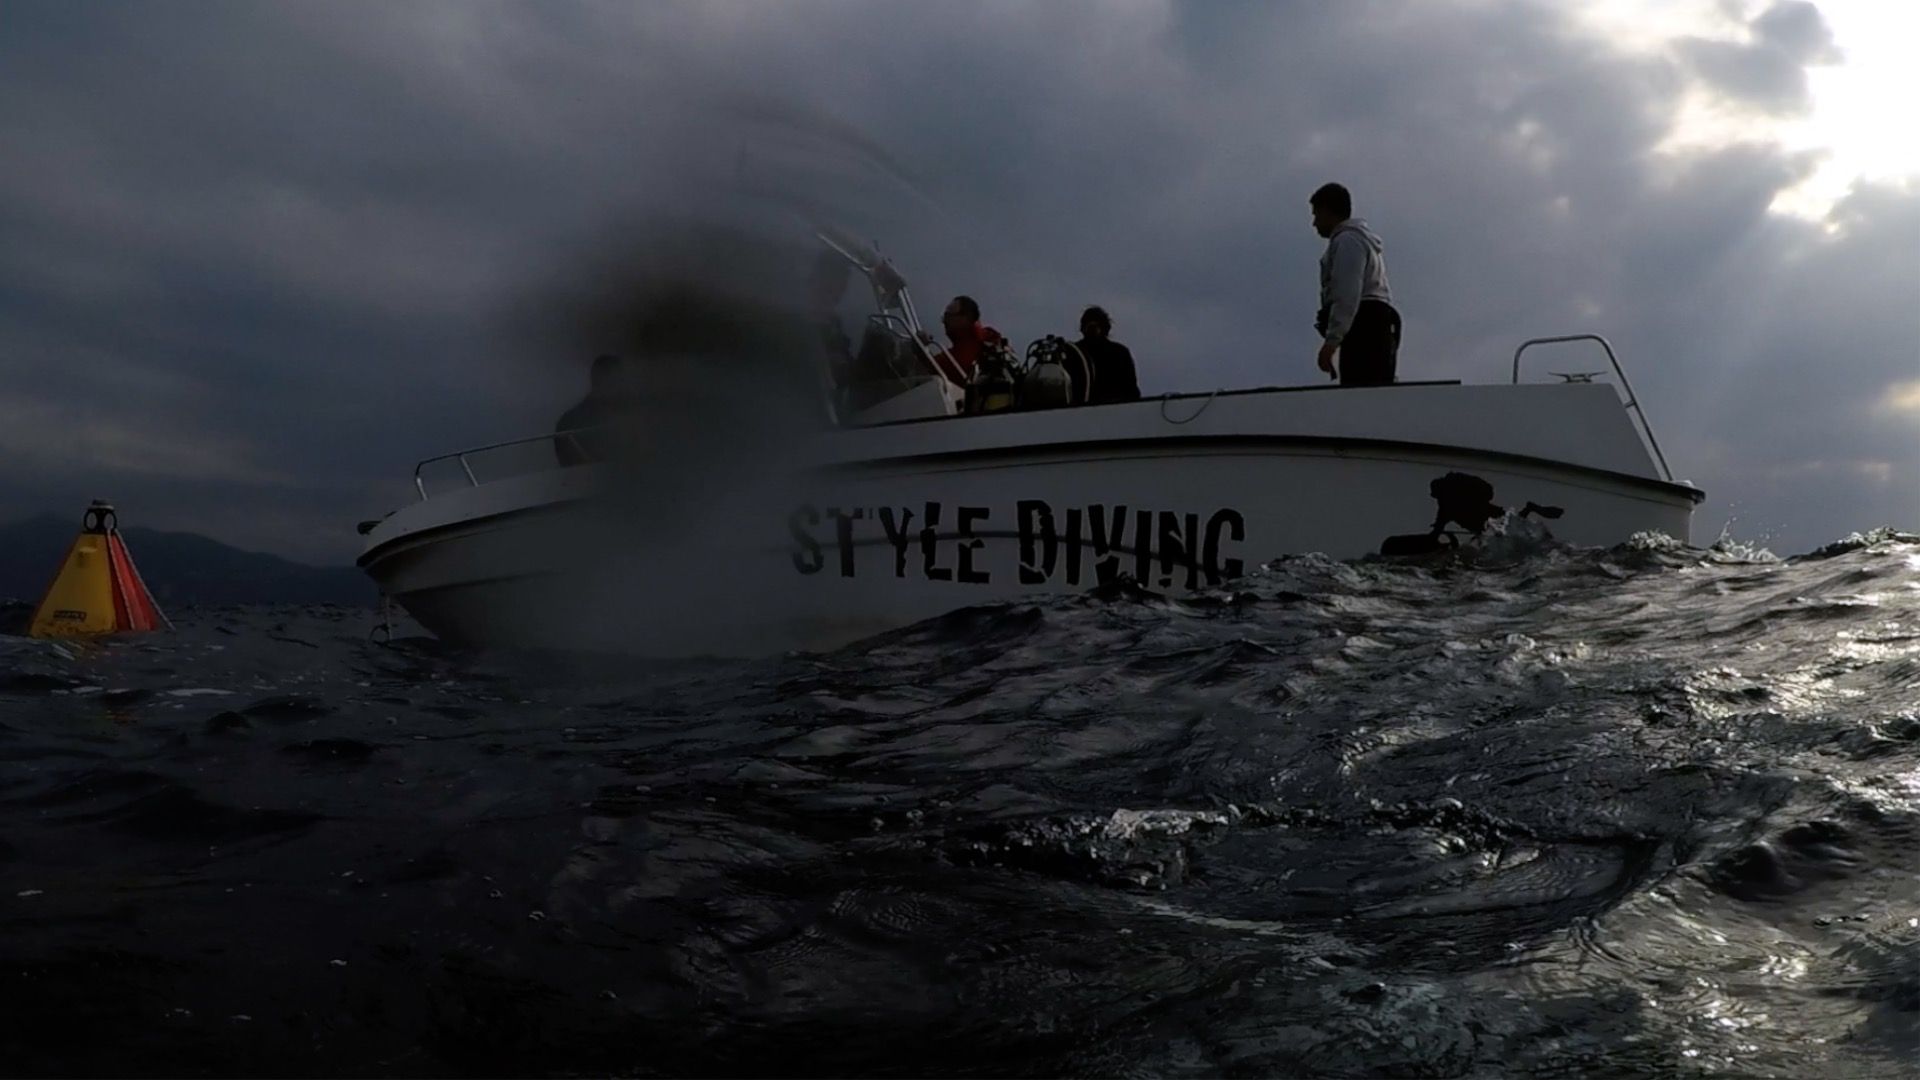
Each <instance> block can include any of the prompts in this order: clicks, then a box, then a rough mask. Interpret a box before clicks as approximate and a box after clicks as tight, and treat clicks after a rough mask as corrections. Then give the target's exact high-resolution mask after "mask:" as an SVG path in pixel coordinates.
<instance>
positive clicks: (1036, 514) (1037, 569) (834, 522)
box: [787, 499, 1247, 589]
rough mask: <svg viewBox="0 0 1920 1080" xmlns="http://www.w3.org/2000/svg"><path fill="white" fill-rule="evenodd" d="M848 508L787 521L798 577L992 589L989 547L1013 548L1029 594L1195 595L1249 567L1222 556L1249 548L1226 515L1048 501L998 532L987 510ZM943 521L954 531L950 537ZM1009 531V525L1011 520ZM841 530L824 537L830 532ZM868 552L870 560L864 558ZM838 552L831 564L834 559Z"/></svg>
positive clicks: (1035, 502)
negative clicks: (1040, 588)
mask: <svg viewBox="0 0 1920 1080" xmlns="http://www.w3.org/2000/svg"><path fill="white" fill-rule="evenodd" d="M944 511H945V507H943V506H942V505H941V504H940V503H937V502H926V503H922V504H920V506H919V507H917V508H915V507H904V506H903V507H895V506H879V507H838V506H829V507H826V508H825V509H824V510H822V509H820V508H818V507H815V506H811V505H807V506H802V507H800V508H799V509H797V510H795V511H794V512H793V514H792V515H791V516H790V517H789V518H788V519H787V528H788V531H789V532H790V533H791V534H792V538H793V548H792V558H793V567H794V569H795V570H798V571H799V572H800V573H802V574H818V573H821V572H823V571H825V570H827V569H828V567H830V566H831V567H833V568H835V569H837V570H838V571H839V576H841V577H848V578H850V577H855V576H856V575H860V574H875V573H879V574H885V573H886V570H888V569H890V570H892V572H893V576H894V577H896V578H905V577H907V576H909V571H910V570H911V571H912V573H913V576H917V577H920V578H924V579H925V580H927V581H952V582H956V583H960V584H968V585H985V584H988V583H990V582H991V581H992V580H993V571H992V567H991V566H990V565H989V564H990V563H991V562H993V561H995V560H993V559H991V558H990V557H989V553H988V552H987V551H986V550H985V549H986V545H987V542H988V541H989V540H1000V541H1008V542H1011V543H1012V545H1013V547H1014V549H1015V551H1014V552H1009V553H1008V554H1017V556H1018V562H1017V566H1016V567H1015V568H1014V572H1015V573H1016V574H1017V576H1018V580H1019V583H1020V584H1022V585H1044V584H1047V583H1049V582H1054V581H1061V582H1064V583H1065V584H1067V585H1069V586H1074V585H1080V584H1083V583H1085V582H1087V581H1088V580H1089V579H1088V574H1089V571H1090V572H1091V575H1092V576H1091V581H1093V582H1098V583H1100V584H1105V583H1107V582H1110V581H1113V580H1115V579H1116V578H1118V577H1119V576H1120V575H1121V574H1123V573H1128V572H1131V573H1132V574H1133V576H1134V578H1135V579H1136V580H1138V581H1140V582H1141V583H1143V584H1148V585H1153V584H1158V585H1159V586H1160V587H1161V588H1172V587H1174V586H1175V585H1176V584H1178V585H1181V586H1183V587H1184V588H1187V589H1194V588H1198V587H1199V586H1200V585H1201V583H1203V582H1204V583H1205V584H1206V585H1209V586H1212V585H1219V584H1220V583H1221V582H1223V581H1225V580H1227V579H1229V578H1234V577H1238V576H1240V574H1241V572H1242V570H1243V569H1244V564H1243V563H1242V561H1241V560H1240V559H1237V558H1232V557H1227V556H1224V555H1223V554H1222V551H1221V545H1222V544H1223V543H1228V542H1231V543H1241V542H1244V541H1245V540H1246V538H1247V537H1246V529H1247V526H1246V519H1245V518H1244V517H1242V516H1241V514H1240V512H1239V511H1238V510H1232V509H1226V508H1222V509H1219V510H1215V511H1214V512H1213V513H1212V514H1210V515H1208V516H1207V517H1206V519H1205V521H1204V522H1203V521H1202V520H1201V515H1199V514H1198V513H1192V512H1182V511H1174V510H1137V509H1132V508H1130V507H1127V506H1125V505H1115V506H1107V505H1105V504H1102V503H1094V504H1091V505H1088V506H1069V507H1067V508H1066V509H1065V511H1064V512H1057V511H1056V510H1055V509H1054V507H1053V506H1052V505H1051V504H1050V503H1047V502H1044V501H1042V500H1039V499H1022V500H1020V501H1019V502H1017V503H1015V504H1014V508H1013V513H1012V515H1010V516H1011V518H1012V524H1013V528H1011V529H1008V528H1001V529H997V530H996V529H994V528H992V523H993V521H994V512H993V508H992V507H986V506H956V507H954V508H953V517H952V518H951V519H944ZM943 520H950V521H951V525H947V526H945V527H943ZM1000 520H1001V521H1003V522H1004V521H1006V520H1007V518H1006V517H1002V518H1001V519H1000ZM829 523H830V524H831V529H830V530H826V531H825V532H823V527H825V526H828V525H829ZM862 547H865V548H867V549H868V550H867V555H866V559H865V561H864V562H863V560H862V559H861V558H860V551H861V548H862ZM829 548H831V549H832V552H831V556H830V555H829V551H828V549H829Z"/></svg>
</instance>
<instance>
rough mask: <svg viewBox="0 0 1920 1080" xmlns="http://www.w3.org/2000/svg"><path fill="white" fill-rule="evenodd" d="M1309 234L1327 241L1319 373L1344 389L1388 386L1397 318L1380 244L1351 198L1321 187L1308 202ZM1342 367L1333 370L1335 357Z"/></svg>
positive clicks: (1396, 348) (1394, 363) (1318, 322)
mask: <svg viewBox="0 0 1920 1080" xmlns="http://www.w3.org/2000/svg"><path fill="white" fill-rule="evenodd" d="M1308 205H1309V206H1311V207H1312V209H1313V231H1314V232H1317V233H1319V234H1320V235H1321V236H1324V237H1326V239H1327V251H1326V254H1324V255H1322V256H1320V315H1319V317H1318V318H1317V319H1315V320H1314V324H1313V328H1314V329H1315V330H1318V331H1319V332H1320V334H1321V337H1322V338H1323V341H1322V343H1321V345H1320V370H1321V371H1324V372H1326V373H1327V374H1328V375H1329V376H1331V377H1334V378H1338V379H1339V380H1340V385H1342V386H1387V385H1390V384H1392V382H1393V380H1394V373H1395V370H1396V368H1397V367H1398V364H1399V356H1400V312H1399V311H1397V310H1395V308H1394V306H1393V292H1392V291H1391V290H1390V289H1389V288H1388V287H1387V259H1386V256H1385V255H1383V254H1381V251H1380V247H1381V245H1380V238H1379V237H1378V236H1375V235H1374V234H1373V230H1371V229H1369V228H1367V223H1366V222H1365V221H1363V220H1361V219H1359V218H1356V217H1354V216H1353V196H1352V195H1351V194H1349V193H1348V192H1347V189H1346V188H1344V187H1342V186H1340V185H1339V184H1324V185H1322V186H1321V188H1320V190H1318V191H1316V192H1314V193H1313V197H1312V198H1311V199H1309V200H1308ZM1335 353H1338V354H1339V356H1340V366H1339V369H1338V370H1337V371H1336V370H1335V368H1334V362H1333V358H1334V354H1335Z"/></svg>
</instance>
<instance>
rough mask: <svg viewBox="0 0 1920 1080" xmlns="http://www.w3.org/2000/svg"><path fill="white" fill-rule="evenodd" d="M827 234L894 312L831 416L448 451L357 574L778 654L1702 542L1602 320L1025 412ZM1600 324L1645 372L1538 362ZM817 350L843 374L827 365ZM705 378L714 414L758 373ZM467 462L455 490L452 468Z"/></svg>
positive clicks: (495, 637)
mask: <svg viewBox="0 0 1920 1080" xmlns="http://www.w3.org/2000/svg"><path fill="white" fill-rule="evenodd" d="M821 239H823V240H825V241H826V242H827V243H828V244H829V245H830V246H831V247H832V248H833V250H834V251H836V252H838V253H839V255H840V256H841V257H844V259H845V260H846V261H847V263H848V264H849V265H850V266H853V267H856V268H857V269H858V270H859V271H860V273H862V274H863V275H864V276H865V277H866V279H867V282H868V284H869V285H870V287H871V289H872V292H873V301H874V309H875V310H874V311H873V313H872V314H871V315H870V316H869V317H868V319H867V323H866V325H865V327H864V333H863V335H861V337H860V348H859V350H858V352H859V357H858V360H859V363H858V364H857V365H856V372H864V373H865V374H864V376H857V377H856V379H855V381H853V382H851V383H848V382H844V381H843V382H842V383H841V384H839V385H833V384H832V383H831V381H830V380H827V379H825V378H822V379H821V380H820V382H819V385H821V386H822V387H823V390H822V392H821V393H820V394H819V395H817V396H816V400H815V401H813V402H810V403H809V404H810V405H813V406H818V408H815V409H813V410H811V411H809V413H808V414H807V415H808V416H809V417H812V416H823V417H824V420H823V421H822V422H819V423H815V424H812V425H811V429H810V430H806V431H804V432H801V433H798V434H795V433H792V432H788V431H785V430H779V433H778V434H777V435H776V434H775V433H774V432H775V431H776V430H777V425H775V424H773V423H762V422H761V421H760V420H759V419H757V418H756V417H755V416H753V415H751V414H748V413H739V412H736V414H735V415H733V417H732V423H733V424H734V431H733V433H732V434H730V435H728V436H727V437H726V438H725V439H724V440H719V441H716V440H714V439H708V440H707V441H706V442H704V443H703V442H701V440H700V436H699V433H698V432H697V431H692V430H691V429H686V427H685V425H686V424H691V423H695V422H696V421H695V420H693V419H690V418H695V417H698V416H701V415H705V413H703V412H702V409H701V408H699V407H694V406H689V405H687V404H686V402H687V400H690V399H683V398H679V397H675V396H672V395H663V396H662V397H661V398H660V399H659V400H658V401H656V405H662V404H664V406H665V407H664V408H655V409H654V410H653V412H652V419H651V420H650V421H648V422H647V423H646V424H645V425H644V426H641V425H636V426H635V427H634V428H633V429H632V430H630V431H627V432H626V433H625V434H626V436H627V438H625V439H624V442H623V445H626V446H628V447H630V448H631V447H634V446H636V445H637V446H638V447H639V449H637V450H629V452H627V453H616V454H615V455H614V456H613V457H612V459H611V460H599V461H594V462H591V463H587V464H574V465H568V466H562V465H560V464H558V462H557V460H556V459H555V456H554V452H553V447H554V445H555V443H556V441H557V440H559V439H565V438H570V437H574V436H576V435H579V434H581V433H572V434H565V433H563V434H559V435H556V434H542V435H538V436H534V437H530V438H526V439H519V440H514V441H511V442H505V443H500V444H496V445H492V446H485V447H477V448H474V449H470V450H463V451H459V452H456V453H452V454H447V455H443V456H441V457H438V458H433V459H429V460H427V461H423V462H420V463H419V464H417V465H416V466H415V469H414V482H415V488H416V490H417V492H418V498H417V499H416V500H415V501H413V502H412V503H411V504H409V505H407V506H404V507H401V508H399V509H397V510H395V511H394V512H392V513H391V514H389V515H387V516H386V517H385V518H382V519H380V520H378V521H373V522H364V523H362V526H361V532H362V533H363V534H364V535H365V547H364V550H363V552H362V554H361V556H360V558H359V565H360V566H361V567H362V568H363V569H364V570H365V572H366V573H367V574H369V575H370V576H371V577H372V578H373V579H374V580H375V581H376V582H377V583H378V584H379V587H380V588H381V590H382V592H383V594H384V595H385V596H387V597H389V598H390V599H391V600H392V601H393V602H395V603H397V604H399V605H400V606H401V607H402V608H404V609H405V610H406V611H407V612H408V613H409V614H411V615H412V616H413V617H414V618H415V619H417V620H418V621H419V622H420V623H421V624H422V625H423V626H425V627H426V628H427V629H429V630H431V631H432V632H434V633H435V634H436V635H439V636H441V637H443V638H447V639H451V640H454V641H458V642H464V643H472V644H483V645H510V646H525V647H536V648H558V649H570V650H574V649H578V650H593V651H611V652H628V653H637V654H648V655H663V656H671V655H755V654H765V653H769V652H776V651H783V650H792V649H821V648H830V647H835V646H838V645H841V644H844V643H847V642H850V641H852V640H855V639H858V638H862V637H866V636H869V635H872V634H875V633H878V632H881V631H885V630H888V629H892V628H897V627H901V626H904V625H907V624H910V623H913V622H915V621H918V620H921V619H925V618H929V617H932V616H936V615H940V614H943V613H946V612H949V611H952V610H954V609H956V608H960V607H964V606H968V605H974V604H980V603H985V602H995V601H1008V600H1014V599H1017V598H1020V597H1024V596H1031V595H1034V594H1041V593H1061V592H1073V591H1078V590H1084V589H1087V588H1089V587H1093V586H1096V585H1099V584H1101V583H1105V582H1109V581H1113V580H1115V579H1118V578H1120V577H1122V576H1130V577H1132V578H1133V579H1135V580H1137V581H1138V582H1139V583H1141V584H1142V585H1144V586H1145V587H1147V588H1149V589H1153V590H1157V591H1162V592H1166V593H1169V594H1175V595H1179V594H1187V593H1192V592H1195V591H1197V590H1207V589H1214V588H1219V587H1222V586H1225V585H1227V584H1228V583H1230V582H1231V581H1232V580H1233V579H1234V578H1236V577H1238V576H1240V575H1242V574H1245V573H1247V572H1249V571H1250V570H1251V569H1253V568H1255V567H1257V566H1258V565H1259V564H1261V563H1262V562H1264V561H1266V560H1269V559H1271V558H1274V557H1277V556H1280V555H1286V554H1304V553H1308V552H1320V553H1324V554H1326V555H1328V556H1331V557H1334V558H1342V559H1346V558H1356V557H1361V556H1367V555H1371V554H1382V553H1384V554H1396V553H1415V552H1419V551H1423V550H1431V549H1433V548H1434V547H1436V546H1442V545H1446V544H1451V543H1457V542H1459V541H1460V540H1461V539H1463V538H1464V539H1469V540H1470V539H1471V537H1472V536H1473V534H1475V533H1477V532H1480V531H1481V530H1483V529H1484V528H1487V527H1488V523H1489V522H1490V521H1495V520H1498V519H1500V518H1501V517H1502V516H1503V515H1505V514H1525V515H1527V516H1530V517H1536V518H1538V519H1540V520H1542V521H1543V522H1544V523H1545V524H1546V525H1547V526H1548V527H1549V528H1550V530H1551V532H1552V533H1553V535H1554V536H1555V538H1556V539H1559V540H1562V541H1565V542H1568V543H1572V544H1578V545H1612V544H1616V543H1620V542H1622V541H1625V540H1627V539H1628V538H1629V537H1631V536H1633V535H1634V534H1636V533H1641V532H1650V531H1657V532H1660V533H1664V534H1666V535H1668V536H1671V537H1673V538H1675V539H1677V540H1680V541H1682V542H1688V541H1690V523H1691V519H1692V514H1693V510H1694V508H1695V506H1696V505H1698V503H1699V502H1700V501H1701V500H1702V498H1703V497H1704V494H1703V492H1701V491H1700V490H1699V489H1698V488H1696V487H1694V486H1692V485H1690V484H1688V483H1685V482H1680V481H1676V480H1674V478H1673V476H1672V474H1671V471H1670V470H1669V468H1668V466H1667V463H1666V460H1665V458H1664V456H1663V455H1662V453H1661V451H1660V449H1659V444H1658V442H1657V441H1656V439H1655V437H1654V434H1653V431H1652V429H1651V427H1650V426H1649V425H1648V423H1647V421H1646V419H1645V414H1644V412H1643V411H1642V410H1641V409H1640V406H1639V402H1638V400H1637V398H1635V396H1634V394H1633V390H1632V387H1631V385H1630V384H1629V383H1628V381H1627V377H1626V373H1625V371H1624V370H1623V369H1622V368H1621V366H1620V364H1619V361H1618V359H1617V357H1616V356H1615V355H1614V352H1613V350H1612V348H1611V346H1610V345H1608V343H1607V342H1606V341H1605V340H1604V339H1602V338H1600V337H1598V336H1596V335H1590V334H1578V335H1570V336H1565V337H1551V338H1537V339H1533V340H1530V341H1526V342H1524V343H1522V344H1521V345H1520V347H1519V348H1518V349H1517V350H1516V352H1515V353H1514V358H1513V380H1512V382H1511V383H1510V384H1500V385H1463V384H1461V383H1460V382H1458V381H1434V382H1408V383H1397V384H1394V385H1392V386H1384V387H1364V388H1362V387H1342V386H1336V385H1318V386H1297V387H1274V388H1262V389H1247V390H1218V391H1212V392H1204V393H1182V394H1166V395H1162V396H1159V397H1153V398H1147V399H1145V400H1141V401H1135V402H1128V403H1121V404H1109V405H1068V406H1066V407H1048V408H1028V407H1022V405H1023V403H1022V402H1021V400H1020V398H1019V396H1018V395H1016V396H1015V397H1014V398H1013V399H1011V402H1010V404H1011V407H1008V408H1002V409H1000V410H998V411H987V412H980V411H970V410H969V407H968V401H969V398H970V397H972V398H976V399H977V398H979V397H980V396H981V395H979V394H969V393H968V392H967V391H966V390H965V389H964V388H963V387H961V386H960V385H959V381H958V380H957V379H956V378H948V377H943V375H942V368H941V364H942V362H943V357H942V356H941V355H940V354H938V352H937V351H930V350H928V349H927V347H926V345H925V342H926V340H928V339H926V338H925V337H924V336H923V335H922V334H921V327H920V323H919V320H918V317H917V315H916V314H915V311H914V308H913V305H912V301H911V299H910V298H909V296H908V292H907V289H906V286H905V282H904V281H903V280H902V279H900V277H899V275H898V274H897V272H895V271H894V269H893V268H892V266H891V265H890V264H888V263H887V262H886V261H885V260H884V259H881V258H879V257H878V256H877V255H874V254H872V253H871V252H870V251H868V250H865V249H859V248H855V247H853V246H852V245H848V244H845V243H844V242H841V241H839V240H838V239H836V238H833V237H829V236H822V237H821ZM1573 341H1587V342H1591V343H1593V344H1596V345H1598V346H1599V347H1600V349H1601V350H1603V351H1604V354H1605V356H1606V358H1607V361H1608V364H1609V371H1610V373H1611V374H1612V376H1613V377H1614V378H1615V379H1616V380H1617V381H1618V389H1617V390H1616V387H1615V386H1614V385H1612V384H1609V383H1605V382H1595V381H1593V379H1594V378H1595V376H1598V375H1603V374H1605V373H1603V372H1587V373H1575V374H1569V375H1562V376H1561V377H1560V378H1561V381H1559V382H1529V383H1523V382H1522V381H1521V374H1522V371H1521V361H1522V358H1523V356H1524V354H1525V353H1526V352H1527V350H1528V349H1530V348H1532V347H1534V346H1537V345H1541V344H1547V343H1559V342H1573ZM1060 344H1061V343H1059V342H1058V341H1057V340H1056V341H1051V342H1049V343H1048V345H1047V347H1046V348H1041V349H1037V350H1036V349H1030V350H1029V356H1028V362H1027V363H1025V364H1019V363H1018V362H1016V365H1015V367H1014V370H1013V372H1012V374H1013V376H1014V377H1015V378H1016V379H1021V380H1023V381H1022V385H1027V386H1043V385H1045V386H1055V387H1056V388H1057V383H1056V381H1050V380H1048V379H1043V378H1041V376H1042V375H1044V374H1053V375H1057V374H1058V372H1057V371H1056V372H1047V371H1045V370H1043V369H1045V368H1046V367H1047V366H1048V365H1050V364H1053V363H1055V362H1059V361H1061V360H1062V359H1063V358H1065V360H1066V362H1071V359H1072V358H1071V357H1069V356H1067V355H1066V353H1064V352H1062V351H1060V350H1059V348H1058V346H1059V345H1060ZM1049 350H1052V351H1049ZM693 363H694V364H696V365H697V364H698V363H699V361H697V360H696V361H694V362H693ZM805 363H806V364H808V365H810V366H812V367H817V368H818V370H819V372H820V373H822V374H823V375H824V373H825V372H826V371H827V370H828V365H827V363H826V362H825V360H824V358H820V359H816V358H813V357H809V358H807V359H806V360H805ZM982 367H983V370H984V368H985V365H983V366H982ZM654 370H656V371H658V372H666V371H670V370H672V365H671V364H668V363H666V362H665V361H662V362H660V363H659V365H658V366H657V367H656V368H655V369H654ZM683 370H693V371H695V372H696V373H698V372H699V368H698V367H697V366H695V367H691V368H686V369H683ZM842 374H844V371H843V372H842ZM949 374H951V373H950V372H949ZM697 382H699V383H701V384H704V385H705V386H706V387H707V389H708V390H709V391H711V393H710V394H709V395H708V396H707V397H705V398H701V399H700V401H701V402H704V403H708V404H710V403H711V401H712V397H713V395H716V394H717V395H723V396H724V395H726V394H730V393H735V392H739V391H740V384H738V383H734V384H732V385H731V386H729V385H728V384H727V382H726V380H719V379H713V378H708V377H705V376H702V377H700V378H699V379H698V380H697ZM976 382H977V378H976ZM749 396H750V394H749ZM785 404H790V402H786V403H785ZM788 419H791V417H788ZM676 422H680V423H681V425H682V428H683V430H681V431H679V432H677V433H676V432H675V430H674V425H675V423H676ZM749 436H753V437H749ZM649 440H651V442H650V443H649ZM722 445H724V446H725V447H726V451H727V452H725V453H719V454H716V453H714V452H713V450H714V447H716V446H722ZM529 455H532V457H533V461H532V462H531V463H530V462H529ZM720 459H724V460H720ZM446 473H451V474H452V481H451V483H443V482H439V481H438V480H436V477H437V476H439V475H442V474H446Z"/></svg>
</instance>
